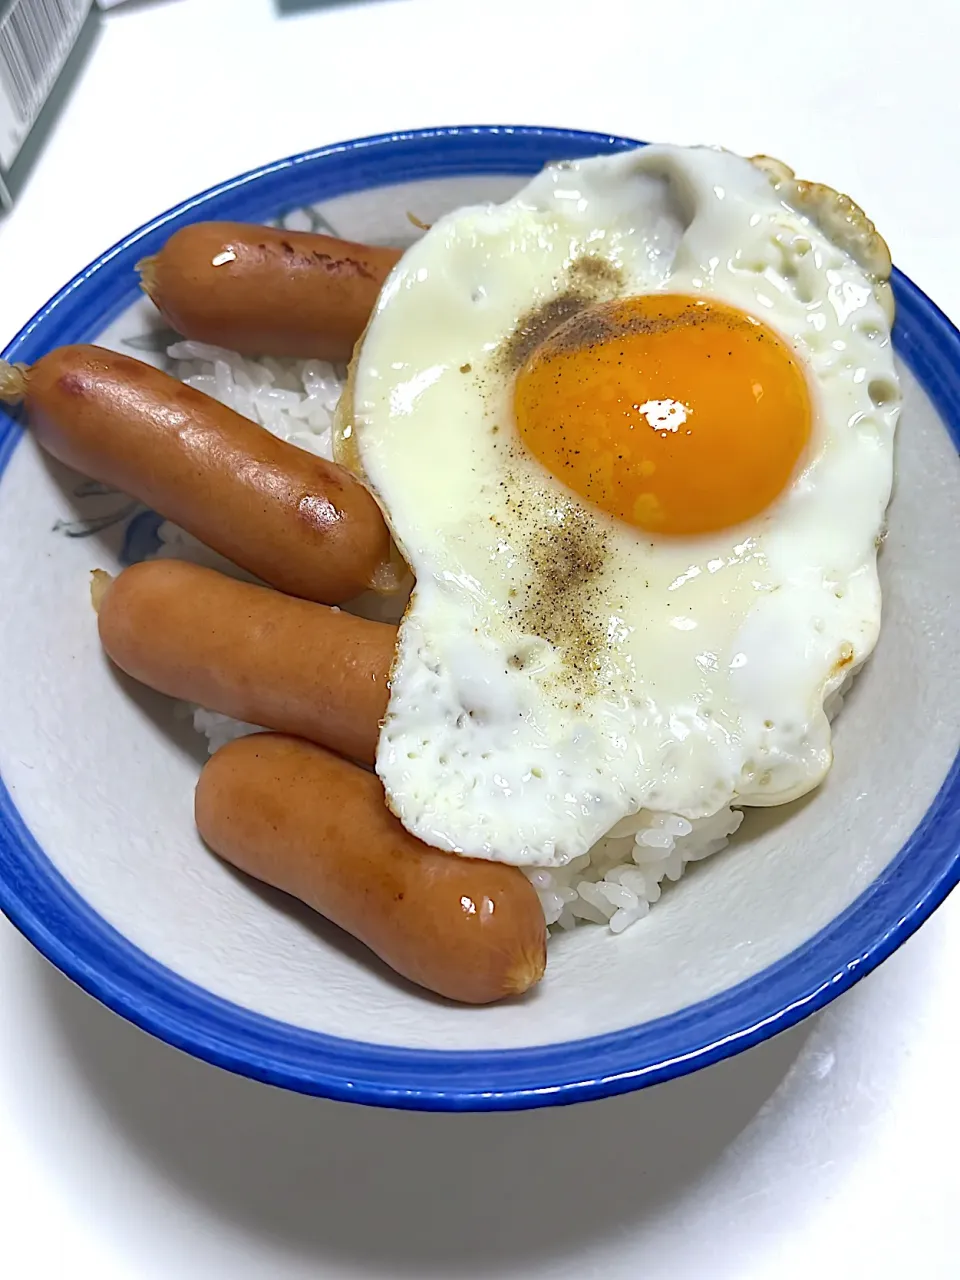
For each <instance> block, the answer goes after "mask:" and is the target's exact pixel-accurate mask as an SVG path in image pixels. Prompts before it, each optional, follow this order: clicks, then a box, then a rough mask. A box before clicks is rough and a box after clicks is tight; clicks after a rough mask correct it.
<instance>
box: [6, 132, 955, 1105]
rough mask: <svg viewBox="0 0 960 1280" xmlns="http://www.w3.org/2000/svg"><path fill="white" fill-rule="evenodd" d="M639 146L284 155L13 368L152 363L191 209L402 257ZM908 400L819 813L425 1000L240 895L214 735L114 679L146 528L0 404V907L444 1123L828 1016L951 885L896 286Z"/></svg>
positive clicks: (943, 418) (200, 1042) (946, 583)
mask: <svg viewBox="0 0 960 1280" xmlns="http://www.w3.org/2000/svg"><path fill="white" fill-rule="evenodd" d="M635 145H638V144H636V143H634V142H631V141H629V140H626V139H622V138H615V137H608V136H605V135H604V136H601V135H595V134H586V133H576V132H569V131H561V130H553V129H529V128H528V129H525V128H493V127H488V128H454V129H437V130H427V131H422V132H417V133H409V134H394V135H389V136H385V137H378V138H368V139H363V140H360V141H355V142H349V143H345V144H343V145H341V146H335V147H329V148H325V149H323V150H320V151H316V152H311V153H308V154H306V155H300V156H295V157H293V158H291V159H288V160H282V161H280V162H278V163H277V164H272V165H268V166H266V167H265V168H262V169H259V170H257V171H255V172H253V173H248V174H245V175H243V176H242V177H239V178H236V179H235V180H233V181H231V182H227V183H224V184H223V185H222V186H219V187H217V188H215V189H213V190H211V191H208V192H206V193H204V194H203V195H199V196H197V197H196V198H194V199H192V200H189V201H187V202H186V203H184V204H182V205H180V206H179V207H177V208H176V209H173V210H171V211H170V212H168V213H165V214H163V215H162V216H160V217H159V218H157V219H156V220H155V221H154V222H151V223H150V224H149V225H147V226H145V227H143V228H141V229H140V230H138V231H135V232H133V233H132V234H131V235H130V236H129V237H128V238H127V239H126V240H124V241H122V242H121V243H120V244H118V245H116V246H115V247H114V248H112V249H110V250H109V251H108V252H106V253H105V254H104V255H103V256H102V257H101V258H99V259H98V260H97V261H96V262H94V263H92V264H91V266H90V267H88V268H87V270H86V271H84V272H82V273H81V274H80V275H79V276H78V277H77V278H76V279H75V280H73V281H71V282H70V283H69V284H68V285H66V286H65V288H64V289H63V290H62V291H61V292H60V293H59V294H58V295H57V296H56V297H55V298H53V299H52V301H51V302H50V303H49V304H48V305H47V306H46V307H45V308H44V309H43V310H42V311H41V312H40V313H39V314H38V315H37V316H36V317H35V318H34V319H33V320H31V321H30V323H29V324H28V325H27V326H26V327H25V328H24V329H23V331H22V332H21V333H20V334H19V335H18V336H17V338H16V339H15V340H14V341H13V343H12V344H11V345H10V346H9V347H8V349H7V351H6V352H5V353H4V354H5V356H6V357H7V358H8V359H16V360H23V361H27V362H29V361H31V360H34V359H36V358H37V357H39V356H40V355H42V354H43V353H44V352H46V351H48V350H49V349H50V348H52V347H55V346H58V345H60V344H62V343H68V342H77V341H88V340H98V341H100V342H103V343H105V344H106V345H110V346H114V347H117V348H118V349H121V350H127V351H132V352H134V353H135V354H138V355H140V356H141V357H145V358H147V359H151V360H155V361H157V362H161V361H162V359H163V351H164V349H165V345H166V343H167V341H168V340H169V338H168V335H166V334H164V333H163V332H161V331H158V328H157V326H158V321H157V319H156V316H155V314H154V313H153V312H152V309H151V308H150V306H149V305H148V304H147V303H146V301H145V300H144V299H142V298H141V297H140V295H139V293H138V287H137V278H136V275H135V272H134V264H135V262H136V261H137V260H138V259H139V258H141V257H143V256H145V255H147V254H149V253H151V252H155V251H156V250H158V249H159V248H160V246H161V245H162V244H163V242H164V241H165V240H166V238H167V237H168V236H169V235H170V234H171V233H172V232H173V231H175V230H176V229H177V228H178V227H181V226H183V225H185V224H186V223H189V222H193V221H196V220H199V219H210V218H227V219H238V220H248V221H263V220H267V219H280V220H281V221H282V222H283V223H284V224H285V225H288V226H299V227H315V228H324V229H331V228H332V229H333V230H334V231H335V232H336V233H337V234H340V235H344V236H347V237H349V238H352V239H356V240H365V241H374V242H381V243H404V242H405V241H409V240H410V239H412V237H413V235H415V234H416V233H415V230H414V228H413V227H412V225H411V223H410V221H409V220H408V217H407V214H408V212H410V211H412V212H415V213H416V215H417V216H418V217H419V218H420V219H422V220H424V221H426V222H430V221H432V220H433V219H434V218H435V217H436V216H437V215H439V214H441V213H442V212H444V211H447V210H450V209H453V208H455V207H456V206H458V205H462V204H465V203H471V202H476V201H478V200H481V199H493V200H500V199H503V198H505V197H506V196H508V195H509V194H511V193H512V192H513V191H514V190H515V189H516V188H517V187H518V186H519V185H520V184H521V183H522V182H523V181H524V179H525V178H526V176H527V175H529V174H532V173H534V172H535V171H536V170H537V169H539V168H540V167H541V166H542V165H543V164H544V163H545V162H546V161H548V160H554V159H559V158H565V157H576V156H582V155H589V154H597V153H602V152H610V151H615V150H618V149H621V148H624V147H629V146H635ZM894 288H895V291H896V298H897V307H898V320H897V327H896V331H895V344H896V348H897V352H898V356H899V359H900V364H901V371H902V375H903V383H904V389H905V401H904V408H903V416H902V425H901V428H900V433H899V439H898V450H897V484H896V493H895V497H894V501H893V504H892V507H891V511H890V521H889V534H888V536H887V539H886V542H885V545H884V547H883V550H882V554H881V557H880V560H881V576H882V582H883V589H884V615H885V619H884V628H883V633H882V636H881V639H880V643H879V646H878V648H877V650H876V653H875V655H874V656H873V657H872V658H871V660H870V661H869V662H868V664H867V665H866V667H865V669H864V671H863V672H862V673H861V675H860V676H859V678H858V680H857V682H856V684H855V685H854V688H853V690H852V692H851V693H850V695H849V696H848V698H847V703H846V706H845V707H844V709H843V711H842V713H841V715H840V717H839V719H838V720H837V722H836V760H835V764H834V767H833V770H832V771H831V773H830V775H829V777H828V779H827V781H826V783H825V784H824V785H823V786H822V787H821V788H820V789H819V790H818V791H817V792H816V793H815V794H813V795H811V796H810V797H808V798H806V799H805V800H804V801H801V802H798V803H796V804H792V805H788V806H785V807H784V808H782V809H777V810H767V811H754V812H751V813H748V816H747V820H746V821H745V823H744V826H743V828H742V830H741V833H740V834H739V835H738V837H737V838H736V839H735V840H734V842H733V843H732V844H731V845H730V847H729V848H728V849H727V850H726V851H725V852H723V853H721V854H719V855H717V856H716V857H714V858H711V859H708V860H707V861H705V862H704V863H702V864H700V865H697V866H694V867H693V868H692V869H691V870H690V872H689V873H688V874H687V875H686V876H685V877H684V878H683V879H682V880H681V881H680V882H679V884H677V885H676V886H672V887H670V888H669V889H668V890H667V891H666V892H665V893H664V895H663V897H662V899H661V901H660V902H659V903H658V904H657V906H656V907H655V908H654V910H653V911H652V912H651V914H650V915H649V917H648V918H647V919H645V920H644V921H641V922H640V923H639V924H637V925H636V926H635V927H633V928H631V929H629V930H628V931H627V932H626V933H625V934H623V935H622V936H621V937H614V936H612V935H611V934H610V933H609V932H608V931H607V930H605V929H601V928H599V927H583V928H578V929H577V930H575V931H574V932H573V933H571V934H567V935H564V936H562V937H560V938H558V939H556V940H555V941H554V942H552V943H551V947H550V962H549V967H548V975H547V977H546V979H545V981H544V982H543V984H542V985H541V987H540V988H539V989H538V990H537V991H536V992H535V993H533V994H532V995H531V996H530V997H529V998H526V999H524V1000H520V1001H517V1002H514V1003H508V1004H503V1005H499V1006H492V1007H488V1008H460V1007H455V1006H453V1005H451V1004H448V1003H446V1002H443V1001H441V1000H436V999H432V998H431V997H429V996H427V995H425V994H423V993H422V992H420V991H418V990H416V989H414V988H413V987H411V986H409V985H407V984H406V983H404V982H402V981H401V980H399V979H397V978H396V977H395V976H394V975H392V974H391V973H390V972H389V971H388V970H387V969H386V968H385V967H384V966H383V965H381V964H380V963H379V962H377V961H376V960H374V959H372V958H371V957H370V956H369V955H368V954H367V953H366V952H365V951H364V950H363V949H362V948H360V947H359V946H356V945H354V944H353V943H352V941H351V940H350V939H348V938H345V937H344V936H343V935H341V934H340V933H338V931H337V930H335V929H333V928H331V927H328V926H327V925H326V924H325V923H324V922H323V921H321V920H319V919H318V918H317V917H315V916H313V915H312V914H311V913H309V912H308V911H306V910H305V909H301V908H300V907H299V905H298V904H296V903H292V902H291V901H290V900H288V899H286V898H284V897H283V896H282V895H279V894H276V893H273V892H271V891H268V890H266V889H263V888H262V887H260V886H258V885H256V884H253V883H252V882H250V881H248V880H246V879H243V878H242V877H240V876H239V875H237V874H235V873H233V872H232V871H231V870H230V869H228V868H227V867H226V866H224V865H222V864H221V863H220V862H219V861H217V859H215V858H214V857H213V856H212V855H211V854H210V853H208V852H207V851H206V850H205V849H204V848H203V846H202V845H201V843H200V841H199V839H198V838H197V836H196V833H195V831H194V827H193V821H192V796H193V788H194V784H195V781H196V778H197V775H198V772H199V769H200V766H201V763H202V761H203V759H204V758H205V755H206V750H205V743H203V742H202V741H201V740H200V739H199V738H198V737H197V736H196V735H195V734H194V733H193V730H192V728H191V726H190V724H189V723H188V722H187V721H185V720H183V719H182V718H178V716H177V714H176V709H175V707H174V705H173V704H172V703H171V702H169V701H168V700H166V699H164V698H162V697H160V696H157V695H153V694H152V693H150V692H149V691H146V690H144V689H142V688H139V687H136V686H134V685H133V684H132V683H131V682H129V681H126V680H125V679H123V678H121V677H118V675H117V674H116V673H115V672H114V671H113V670H112V669H111V668H110V667H109V665H108V664H107V663H106V661H105V660H104V658H103V656H102V654H101V652H100V649H99V646H98V642H97V634H96V627H95V624H94V618H93V614H92V612H91V608H90V603H89V595H88V574H89V570H90V569H91V568H93V567H102V568H106V569H115V568H117V567H118V566H119V565H121V564H124V563H129V562H131V561H132V560H136V559H141V558H143V557H145V556H148V555H150V554H152V553H153V551H154V550H155V549H156V545H157V526H158V524H159V518H158V517H157V516H156V515H155V514H154V513H153V512H150V511H147V510H145V509H143V508H141V507H139V506H138V505H137V504H136V503H134V502H132V501H130V500H129V499H128V498H126V497H125V496H124V495H122V494H118V493H115V492H111V491H109V490H107V489H105V488H104V487H103V486H102V485H98V484H95V483H93V482H91V481H89V480H86V479H84V478H82V477H80V476H77V475H75V474H73V473H71V472H68V471H67V470H65V469H64V468H62V467H59V466H56V465H51V464H50V462H49V461H48V460H47V459H45V458H44V457H42V456H41V454H40V452H39V451H38V449H37V448H36V447H35V446H34V444H33V443H32V441H31V440H30V439H29V437H28V436H25V435H24V434H23V432H22V431H21V429H20V427H19V426H18V424H17V423H16V422H15V421H14V420H12V419H11V418H9V417H7V416H4V415H2V414H0V565H2V574H3V583H4V596H5V608H4V613H3V619H2V623H0V707H2V709H3V714H2V719H0V778H2V786H0V906H2V908H3V910H4V911H5V913H6V914H7V915H8V916H9V918H10V919H11V920H12V921H13V922H14V924H16V925H17V927H18V928H19V929H21V930H22V932H23V933H24V934H26V936H27V937H28V938H29V939H30V940H31V941H32V942H33V943H34V944H35V945H36V946H37V947H38V948H39V949H40V951H42V952H43V953H44V955H46V956H47V957H48V958H49V959H50V960H51V961H53V963H54V964H55V965H57V966H58V967H59V968H60V969H62V970H63V972H64V973H66V974H68V975H69V976H70V977H71V978H72V979H74V980H75V981H76V982H77V983H79V984H80V985H81V986H82V987H84V988H85V989H86V990H87V991H89V992H90V993H91V994H92V995H94V996H96V997H97V998H98V999H99V1000H101V1001H103V1002H104V1003H105V1004H107V1005H109V1006H110V1007H111V1008H112V1009H114V1010H116V1011H117V1012H118V1013H119V1014H121V1015H123V1016H124V1017H126V1018H129V1019H130V1020H131V1021H133V1022H135V1023H137V1024H139V1025H140V1026H141V1027H143V1028H145V1029H146V1030H148V1031H150V1032H152V1033H153V1034H154V1035H157V1036H159V1037H161V1038H162V1039H164V1040H166V1041H168V1042H170V1043H171V1044H174V1045H177V1046H178V1047H180V1048H182V1049H185V1050H186V1051H188V1052H189V1053H192V1054H195V1055H197V1056H198V1057H202V1058H205V1059H207V1060H208V1061H210V1062H213V1063H216V1064H219V1065H220V1066H222V1067H226V1068H229V1069H231V1070H234V1071H238V1072H242V1073H244V1074H246V1075H250V1076H253V1077H256V1078H258V1079H261V1080H265V1081H269V1082H270V1083H272V1084H276V1085H283V1086H286V1087H289V1088H292V1089H298V1090H302V1091H304V1092H308V1093H316V1094H324V1095H327V1096H331V1097H335V1098H342V1099H352V1100H355V1101H359V1102H370V1103H381V1104H391V1105H398V1106H409V1107H424V1108H435V1109H444V1108H448V1109H468V1108H506V1107H526V1106H536V1105H540V1104H543V1103H551V1102H570V1101H576V1100H580V1099H586V1098H593V1097H597V1096H601V1095H604V1094H610V1093H617V1092H621V1091H624V1090H628V1089H634V1088H638V1087H640V1086H642V1085H645V1084H649V1083H652V1082H655V1081H659V1080H663V1079H666V1078H668V1077H670V1076H675V1075H678V1074H681V1073H683V1072H686V1071H691V1070H693V1069H695V1068H697V1067H700V1066H702V1065H704V1064H706V1063H710V1062H714V1061H716V1060H717V1059H719V1058H721V1057H724V1056H726V1055H728V1054H731V1053H734V1052H737V1051H738V1050H741V1049H743V1048H745V1047H747V1046H748V1045H751V1044H754V1043H756V1042H757V1041H758V1040H761V1039H764V1038H765V1037H767V1036H770V1035H773V1034H774V1033H775V1032H777V1031H780V1030H782V1029H783V1028H785V1027H788V1026H790V1025H791V1024H792V1023H794V1022H796V1021H797V1020H798V1019H800V1018H802V1017H804V1016H805V1015H807V1014H809V1013H811V1012H812V1011H813V1010H815V1009H818V1008H820V1007H821V1006H822V1005H823V1004H825V1003H826V1002H827V1001H828V1000H831V999H833V998H834V997H835V996H837V995H838V994H839V993H840V992H842V991H843V990H845V989H846V988H847V987H849V986H850V985H851V983H853V982H855V981H856V980H857V979H858V978H860V977H862V976H863V975H864V974H865V973H867V972H869V971H870V970H871V969H872V968H874V966H876V965H877V964H879V963H880V961H881V960H883V959H884V958H885V957H886V956H888V955H889V954H890V953H891V952H892V951H893V950H894V949H895V948H896V947H897V946H899V945H900V943H901V942H903V941H904V939H905V938H907V937H908V936H909V935H910V934H911V933H912V932H913V931H914V930H915V929H916V928H917V927H918V925H919V924H920V923H921V922H922V921H923V920H924V919H925V918H926V917H927V916H928V915H929V914H930V912H931V911H933V910H934V908H935V907H936V906H937V905H938V903H940V902H941V901H942V900H943V898H944V897H945V896H946V894H947V893H948V892H949V890H950V889H951V888H952V887H953V885H954V884H955V883H956V880H957V878H958V869H960V855H958V847H960V770H958V761H957V745H958V738H960V682H958V681H957V679H956V672H957V670H958V669H960V627H958V625H957V616H958V615H957V610H958V606H960V464H958V458H957V444H958V440H960V335H958V333H957V332H956V330H955V329H953V327H952V326H951V325H950V323H949V322H948V321H947V320H946V319H945V317H944V316H943V315H942V314H941V313H940V312H939V311H938V310H937V308H936V307H935V306H934V305H933V304H932V303H931V302H930V301H929V300H928V299H927V298H925V297H924V295H923V294H922V293H921V292H920V291H919V290H918V289H917V288H916V287H915V286H914V285H913V284H911V283H910V281H909V280H907V279H906V278H905V277H904V276H903V275H901V274H899V273H897V274H895V276H894Z"/></svg>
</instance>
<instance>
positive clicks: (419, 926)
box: [196, 733, 546, 1004]
mask: <svg viewBox="0 0 960 1280" xmlns="http://www.w3.org/2000/svg"><path fill="white" fill-rule="evenodd" d="M196 820H197V827H198V829H199V831H200V834H201V836H202V837H203V839H204V840H205V841H206V842H207V844H208V845H209V846H210V848H211V849H213V850H214V852H215V853H218V854H219V855H220V856H221V857H222V858H225V859H226V860H227V861H228V862H230V863H232V864H233V865H234V866H235V867H239V868H240V870H242V871H245V872H247V873H248V874H249V875H252V876H255V877H256V878H257V879H258V880H265V881H266V882H267V884H271V885H274V886H275V887H276V888H278V889H283V890H284V891H285V892H286V893H290V894H293V896H294V897H296V898H300V899H301V900H302V901H303V902H306V903H307V904H308V905H309V906H311V907H313V908H314V910H315V911H319V912H320V914H321V915H324V916H326V917H327V919H328V920H332V921H333V922H334V923H335V924H338V925H339V926H340V927H341V928H342V929H346V931H347V932H348V933H352V934H353V935H354V937H356V938H359V939H360V941H361V942H363V943H365V944H366V946H368V947H369V948H370V950H371V951H374V952H376V954H377V955H378V956H380V958H381V959H382V960H385V961H386V963H387V964H388V965H390V966H391V968H393V969H395V970H396V971H397V972H398V973H401V974H403V976H404V977H406V978H409V979H410V980H411V981H412V982H416V983H419V985H420V986H422V987H426V988H427V989H428V990H430V991H436V992H437V993H438V994H439V995H443V996H448V997H449V998H450V999H451V1000H460V1001H463V1002H464V1003H466V1004H487V1003H489V1002H490V1001H492V1000H499V999H501V998H502V997H503V996H512V995H519V994H520V993H521V992H523V991H526V990H527V989H528V988H529V987H531V986H533V985H534V983H536V982H538V981H539V980H540V978H541V977H542V976H543V971H544V968H545V966H546V925H545V924H544V918H543V911H542V910H541V908H540V903H539V901H538V899H537V895H536V892H535V890H534V888H533V886H532V885H531V884H530V882H529V880H527V878H526V876H524V874H523V872H522V871H520V870H519V869H518V868H517V867H510V866H505V865H504V864H503V863H498V862H481V861H478V860H476V859H474V858H461V857H458V856H457V855H456V854H452V853H444V852H443V851H442V850H440V849H431V848H430V847H429V846H428V845H425V844H422V843H421V842H420V841H419V840H417V839H416V838H415V837H414V836H412V835H410V834H409V832H407V831H405V830H404V829H403V827H402V826H401V825H400V823H399V822H398V821H397V819H396V818H395V817H394V816H393V814H391V813H390V811H389V810H388V809H387V807H386V805H385V804H384V799H383V790H382V788H381V786H380V782H379V780H378V779H377V777H376V775H375V774H372V773H368V772H367V771H366V770H364V769H361V768H360V767H359V765H355V764H350V763H348V762H347V761H346V760H341V759H340V758H339V757H337V756H335V755H332V754H331V753H330V752H329V751H325V750H324V749H323V748H322V747H317V746H314V745H313V744H312V743H309V742H303V741H301V740H300V739H298V738H289V737H286V736H283V735H281V734H273V733H265V734H254V735H253V736H252V737H248V738H240V739H237V740H236V741H234V742H231V743H228V744H227V746H225V747H221V749H220V750H219V751H218V752H217V753H216V755H214V756H212V757H211V759H210V760H209V761H208V762H207V764H206V766H205V767H204V770H203V772H202V774H201V775H200V781H199V783H198V784H197V793H196Z"/></svg>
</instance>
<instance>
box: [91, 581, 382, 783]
mask: <svg viewBox="0 0 960 1280" xmlns="http://www.w3.org/2000/svg"><path fill="white" fill-rule="evenodd" d="M98 610H99V619H98V622H99V627H100V639H101V641H102V642H103V647H104V649H106V651H107V653H108V654H109V655H110V657H111V658H112V659H113V661H114V662H115V663H116V664H117V666H118V667H120V668H121V669H122V670H124V671H126V673H127V675H130V676H133V678H134V679H135V680H140V681H141V682H142V683H143V684H147V685H149V686H150V687H151V688H152V689H159V690H160V692H161V693H167V694H170V696H171V697H174V698H183V699H185V700H186V701H187V702H198V703H200V705H201V706H203V707H208V708H209V709H210V710H211V711H220V712H222V713H223V714H224V715H228V716H233V717H234V718H235V719H237V720H246V721H248V722H249V723H250V724H260V725H266V727H267V728H269V729H279V730H281V731H282V732H284V733H294V734H298V735H299V736H300V737H303V738H309V739H310V740H311V741H313V742H319V743H320V744H321V745H322V746H325V747H330V749H331V750H333V751H339V752H341V753H342V754H343V755H348V756H352V757H353V758H354V759H355V760H362V761H364V762H365V763H369V764H372V763H373V759H374V756H375V754H376V749H377V738H378V736H379V733H380V720H381V718H382V717H383V714H384V711H385V710H386V706H387V676H388V674H389V671H390V664H391V662H392V661H393V653H394V646H395V644H396V638H397V629H396V627H391V626H389V625H388V624H387V623H385V622H368V621H367V620H366V619H365V618H357V617H354V615H353V614H350V613H342V612H341V611H340V610H339V609H328V608H327V607H326V606H325V605H322V604H311V603H310V601H308V600H296V599H294V598H293V597H292V596H284V595H280V593H279V592H277V591H271V590H270V589H269V588H267V587H256V586H252V585H251V584H250V583H247V582H237V581H235V580H234V579H233V578H228V577H226V576H225V575H224V574H222V573H216V572H215V571H214V570H213V569H202V568H200V567H199V565H195V564H187V563H185V562H184V561H182V560H152V561H147V562H146V563H144V564H136V565H134V566H133V567H132V568H130V569H125V570H124V571H123V573H121V574H120V576H119V577H118V578H115V579H114V580H113V581H112V582H111V583H110V584H109V585H108V586H107V589H106V591H104V592H103V594H102V595H101V596H100V598H99V601H98Z"/></svg>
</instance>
